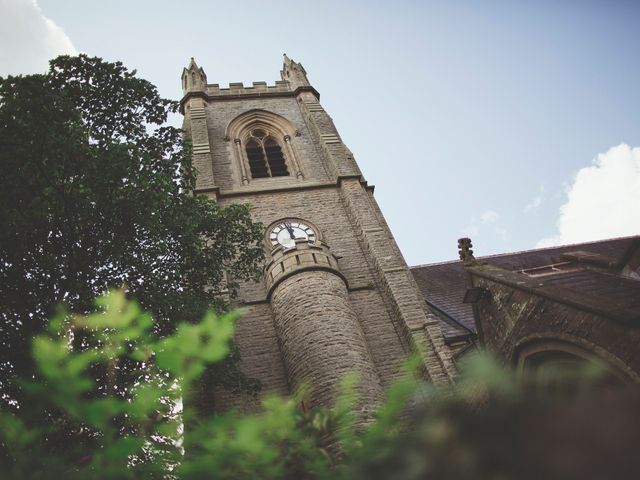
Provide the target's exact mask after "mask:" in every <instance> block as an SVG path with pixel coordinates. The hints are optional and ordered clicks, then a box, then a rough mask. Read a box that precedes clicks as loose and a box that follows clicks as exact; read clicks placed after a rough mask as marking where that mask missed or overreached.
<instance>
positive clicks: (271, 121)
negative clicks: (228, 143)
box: [224, 109, 304, 185]
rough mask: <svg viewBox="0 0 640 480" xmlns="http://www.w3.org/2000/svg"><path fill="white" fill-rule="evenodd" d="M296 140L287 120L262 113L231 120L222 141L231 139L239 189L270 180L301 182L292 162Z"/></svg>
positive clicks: (258, 111)
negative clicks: (239, 184) (240, 184)
mask: <svg viewBox="0 0 640 480" xmlns="http://www.w3.org/2000/svg"><path fill="white" fill-rule="evenodd" d="M298 136H300V132H299V131H298V130H296V128H295V127H294V126H293V125H292V124H291V122H290V121H289V120H287V119H286V118H284V117H281V116H280V115H277V114H275V113H273V112H267V111H266V110H260V109H255V110H249V111H247V112H244V113H242V114H240V115H238V116H237V117H236V118H234V119H233V120H231V122H229V125H227V128H226V129H225V136H224V138H225V139H226V140H231V139H233V143H234V147H233V155H234V157H235V159H236V161H237V163H236V165H237V169H236V172H237V173H238V179H239V180H240V182H241V183H242V185H248V184H249V183H250V182H251V181H252V180H254V179H268V178H272V177H295V179H296V180H304V174H303V172H302V170H301V168H300V163H299V162H298V159H297V158H296V146H295V143H296V141H295V138H296V137H298Z"/></svg>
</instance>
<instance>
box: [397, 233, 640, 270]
mask: <svg viewBox="0 0 640 480" xmlns="http://www.w3.org/2000/svg"><path fill="white" fill-rule="evenodd" d="M632 238H640V235H629V236H626V237H613V238H603V239H600V240H592V241H588V242H578V243H567V244H564V245H555V246H552V247H542V248H530V249H528V250H518V251H515V252H506V253H495V254H493V255H483V256H480V257H476V259H478V260H484V259H489V258H497V257H506V256H509V255H520V254H523V253H529V252H541V251H545V250H553V249H557V248H565V247H575V246H581V245H584V246H586V245H595V244H599V243H605V242H611V241H615V240H628V239H632ZM460 261H461V260H446V261H444V262H434V263H423V264H420V265H414V266H412V267H409V269H410V270H413V269H414V268H421V267H435V266H437V265H447V264H450V263H458V262H460Z"/></svg>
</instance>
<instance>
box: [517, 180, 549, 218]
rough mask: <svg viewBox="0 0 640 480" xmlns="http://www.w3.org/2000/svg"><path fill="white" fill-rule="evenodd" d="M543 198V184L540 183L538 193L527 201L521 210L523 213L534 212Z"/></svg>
mask: <svg viewBox="0 0 640 480" xmlns="http://www.w3.org/2000/svg"><path fill="white" fill-rule="evenodd" d="M543 199H544V185H540V192H539V193H538V195H537V196H536V197H535V198H534V199H533V200H531V201H530V202H529V203H527V204H526V205H525V206H524V208H523V209H522V211H523V212H524V213H533V212H536V211H537V210H538V208H540V205H542V201H543Z"/></svg>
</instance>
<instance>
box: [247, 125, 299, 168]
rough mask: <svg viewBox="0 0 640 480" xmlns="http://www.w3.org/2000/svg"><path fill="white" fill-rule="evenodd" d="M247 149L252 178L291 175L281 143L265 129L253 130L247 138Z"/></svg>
mask: <svg viewBox="0 0 640 480" xmlns="http://www.w3.org/2000/svg"><path fill="white" fill-rule="evenodd" d="M246 151H247V159H248V160H249V169H250V170H251V177H252V178H266V177H286V176H287V175H289V170H288V169H287V163H286V162H285V159H284V155H283V153H282V147H281V145H280V144H279V143H278V141H277V140H276V139H275V138H274V137H273V136H271V135H269V134H268V133H267V132H266V131H265V130H263V129H261V128H256V129H254V130H252V131H251V134H250V136H249V138H248V139H247V140H246Z"/></svg>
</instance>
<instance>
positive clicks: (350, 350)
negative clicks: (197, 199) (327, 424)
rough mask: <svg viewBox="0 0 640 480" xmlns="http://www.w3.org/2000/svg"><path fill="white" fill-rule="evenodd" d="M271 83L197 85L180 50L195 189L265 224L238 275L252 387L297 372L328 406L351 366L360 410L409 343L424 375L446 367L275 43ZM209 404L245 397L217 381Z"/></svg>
mask: <svg viewBox="0 0 640 480" xmlns="http://www.w3.org/2000/svg"><path fill="white" fill-rule="evenodd" d="M280 74H281V80H279V81H276V82H275V85H267V83H266V82H253V85H251V86H244V85H243V84H242V83H231V84H229V88H221V87H220V86H219V85H218V84H207V83H206V81H207V80H206V75H205V73H204V70H203V69H202V68H200V67H198V65H197V64H196V62H195V61H194V60H193V59H192V60H191V62H190V64H189V66H188V67H187V68H185V69H184V71H183V74H182V85H183V91H184V97H183V99H182V101H181V111H182V113H183V114H184V117H185V119H184V128H185V130H186V131H187V132H188V134H189V135H190V136H191V139H192V142H193V161H194V164H195V166H196V168H197V171H198V177H197V186H196V193H197V194H200V195H208V196H210V197H211V198H213V199H215V200H216V201H218V202H219V203H220V204H221V205H225V204H229V203H234V202H242V203H250V204H252V205H253V211H252V212H253V216H254V219H255V220H257V221H259V222H261V223H263V224H264V225H265V227H266V229H265V236H264V245H265V251H266V253H267V264H266V265H265V270H264V279H263V281H261V282H258V283H241V284H240V288H239V296H238V298H237V299H236V302H237V306H243V307H245V308H246V310H247V313H246V314H245V315H244V317H243V318H242V319H241V320H240V322H239V324H238V328H237V335H236V341H237V344H238V347H239V349H240V353H241V355H242V369H243V371H244V372H245V373H246V374H247V375H249V376H252V377H255V378H258V379H259V380H261V382H262V384H263V392H275V393H281V394H287V393H290V392H292V391H294V390H295V389H296V388H297V387H298V386H300V385H301V384H303V383H307V384H308V385H309V386H310V387H311V389H312V393H311V402H312V404H328V403H330V402H331V401H332V399H333V398H334V394H335V388H336V386H337V384H338V382H339V380H340V378H341V377H342V376H344V375H345V374H346V373H348V372H350V371H353V370H355V371H358V373H359V375H360V379H361V396H362V405H363V408H365V409H366V408H368V407H371V406H373V405H375V404H376V403H377V402H378V401H379V400H380V398H381V396H382V392H383V390H384V388H386V387H387V386H388V385H389V384H390V383H391V382H392V381H393V380H394V379H395V378H396V377H397V375H398V374H399V371H400V367H401V364H402V362H403V360H404V359H405V357H406V356H407V355H408V354H409V352H410V351H411V350H412V349H413V348H418V349H420V350H421V351H422V352H423V355H424V367H425V368H424V375H425V376H426V377H427V379H428V380H430V381H432V382H436V383H442V382H448V381H449V380H450V378H451V376H452V375H453V373H454V367H453V364H452V362H451V358H450V354H449V351H448V349H447V348H446V346H445V345H444V341H443V336H442V332H441V330H440V327H439V324H438V322H437V320H436V319H435V318H434V317H433V316H432V315H431V314H430V313H429V312H428V310H427V308H426V305H425V304H424V300H423V298H422V296H421V294H420V292H419V291H418V288H417V286H416V284H415V282H414V280H413V277H412V275H411V272H410V270H409V268H408V267H407V264H406V263H405V261H404V259H403V257H402V255H401V253H400V251H399V249H398V247H397V245H396V243H395V241H394V239H393V236H392V234H391V232H390V231H389V228H388V226H387V224H386V222H385V220H384V218H383V216H382V213H381V212H380V209H379V208H378V205H377V203H376V201H375V199H374V197H373V186H370V185H367V182H366V181H365V180H364V178H363V176H362V173H361V172H360V169H359V168H358V165H357V164H356V161H355V159H354V156H353V154H352V153H351V151H350V150H349V149H348V148H347V146H346V145H345V144H344V143H343V142H342V138H341V137H340V135H339V134H338V132H337V130H336V128H335V126H334V124H333V121H332V120H331V117H330V116H329V115H328V114H327V112H326V111H325V110H324V108H323V107H322V105H321V104H320V103H319V99H320V94H319V93H318V92H317V91H316V89H315V88H313V87H312V86H311V85H310V83H309V80H308V79H307V73H306V71H305V69H304V68H303V67H302V65H301V64H299V63H296V62H294V61H293V60H290V59H289V58H288V57H287V56H286V55H285V57H284V64H283V68H282V71H281V72H280ZM215 401H216V408H226V407H228V406H230V405H235V406H241V407H245V408H247V409H251V408H253V406H254V405H253V402H254V400H251V399H239V398H238V397H234V396H232V395H229V394H226V393H224V392H220V394H219V395H218V398H216V399H215Z"/></svg>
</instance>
